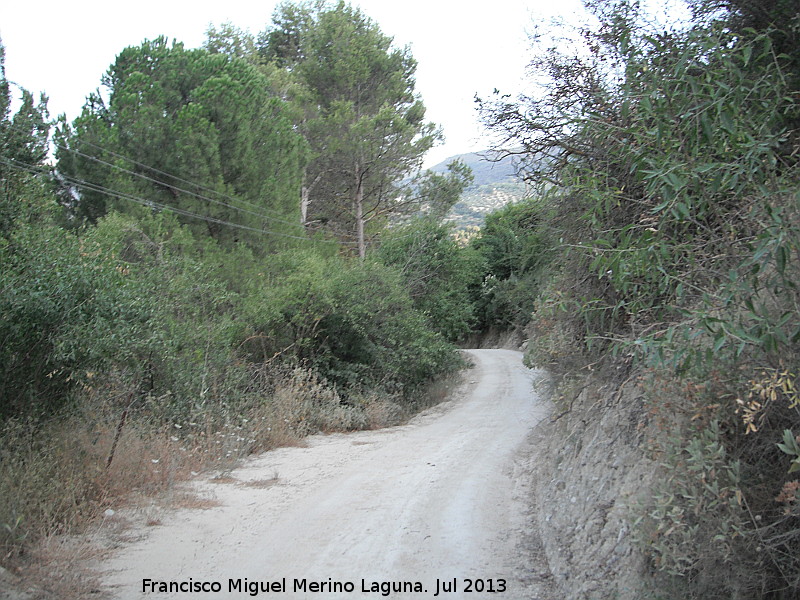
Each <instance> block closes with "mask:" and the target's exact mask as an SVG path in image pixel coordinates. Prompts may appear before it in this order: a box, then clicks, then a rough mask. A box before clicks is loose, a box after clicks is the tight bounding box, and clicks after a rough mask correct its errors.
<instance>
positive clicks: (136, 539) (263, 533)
mask: <svg viewBox="0 0 800 600" xmlns="http://www.w3.org/2000/svg"><path fill="white" fill-rule="evenodd" d="M468 353H469V356H470V358H471V359H472V360H473V361H474V363H475V367H474V368H473V369H472V370H471V371H470V372H469V373H468V374H467V379H466V383H465V384H464V385H463V386H462V387H461V388H460V389H459V391H458V392H457V393H455V394H454V395H453V399H452V400H450V401H448V402H445V403H444V404H441V405H439V406H436V407H435V408H433V409H431V410H429V411H426V412H425V413H422V414H420V415H419V416H417V417H416V418H415V419H413V420H412V421H411V422H410V423H408V424H407V425H404V426H401V427H394V428H390V429H383V430H376V431H366V432H358V433H352V434H334V435H316V436H313V437H311V438H309V440H308V444H307V446H306V447H302V448H282V449H279V450H275V451H271V452H268V453H266V454H263V455H261V456H259V457H257V458H254V459H251V460H249V461H247V462H246V463H245V464H244V465H243V466H242V467H241V468H238V469H236V470H235V471H233V472H232V473H230V474H228V476H227V477H226V478H224V479H221V478H218V479H216V480H214V479H211V478H208V479H203V480H199V481H195V482H194V483H193V484H192V485H193V487H194V491H195V492H196V493H197V494H198V496H199V497H200V499H201V500H203V499H206V500H213V502H208V503H206V504H205V505H204V506H205V508H204V509H192V508H183V509H180V510H174V511H169V512H167V513H165V514H163V515H159V517H158V519H157V520H154V519H153V518H152V517H151V518H149V522H150V526H144V525H143V526H142V527H141V528H138V529H136V530H134V531H129V532H128V539H129V540H132V541H129V542H128V543H125V544H123V545H122V546H121V547H120V548H119V549H118V550H117V551H116V552H115V553H114V554H113V556H112V557H111V558H110V559H107V560H105V561H104V562H103V563H101V564H100V565H99V568H100V570H101V573H102V575H101V580H102V583H103V586H104V590H105V591H107V592H108V594H109V596H110V597H113V598H117V599H124V600H130V599H138V598H196V597H208V598H248V597H253V596H257V597H270V598H285V599H295V598H296V599H300V598H342V599H344V598H348V599H353V600H362V599H367V598H370V599H375V598H383V597H391V598H415V599H418V600H422V599H425V598H434V597H438V598H472V599H475V598H489V597H491V598H503V599H505V600H522V599H528V600H536V599H540V600H547V599H549V598H554V597H558V596H557V595H554V594H553V593H552V590H551V588H550V585H551V583H552V579H551V577H550V573H549V569H548V567H547V564H546V561H545V560H544V553H543V552H542V546H541V543H540V540H539V536H538V535H537V532H536V530H535V529H534V523H536V519H534V518H532V515H531V514H530V511H531V510H534V508H533V507H532V506H531V489H532V481H531V473H532V472H533V469H532V468H531V467H532V464H531V463H532V462H535V461H536V448H535V447H534V445H533V440H534V439H535V438H533V437H531V436H530V432H531V430H532V429H533V428H534V426H535V425H536V424H537V423H538V422H539V421H541V420H542V419H543V418H544V417H545V416H547V414H548V412H549V405H548V403H547V402H546V401H545V400H543V399H542V398H540V397H539V395H538V394H537V392H536V391H535V383H536V382H537V380H540V379H542V378H543V374H542V373H538V372H536V371H531V370H529V369H526V368H525V367H524V366H523V365H522V360H521V359H522V355H521V354H520V353H519V352H515V351H511V350H471V351H468ZM201 504H202V502H201ZM130 516H131V515H128V517H130ZM117 517H119V518H124V517H125V515H123V514H121V513H118V515H117V516H115V518H117ZM139 521H141V522H143V523H144V522H145V519H141V518H140V519H139ZM146 580H151V581H155V582H167V584H169V582H177V583H183V584H184V589H191V588H186V585H187V584H188V585H190V586H192V585H194V586H197V585H198V584H203V583H205V585H206V588H207V589H210V586H212V585H214V586H215V585H216V584H218V585H219V591H218V592H217V591H213V592H209V593H203V592H200V591H195V592H194V593H192V592H173V593H161V592H159V591H158V590H159V588H160V587H161V586H160V585H158V584H155V585H153V584H149V583H147V582H146ZM295 580H297V583H300V585H299V587H298V585H296V582H295ZM470 580H471V582H472V583H471V587H472V589H473V591H472V592H471V593H469V592H468V591H467V588H468V587H469V586H470ZM303 581H304V582H305V586H303ZM231 582H233V587H231ZM351 584H352V588H351V587H350V585H351ZM254 585H258V586H259V588H260V589H257V588H254V587H253V586H254ZM265 586H266V587H267V588H268V590H269V591H264V587H265ZM392 586H395V587H394V589H392ZM398 588H400V589H402V591H398ZM437 589H438V590H439V595H438V596H436V593H437ZM315 590H319V591H315ZM365 590H366V591H365ZM449 590H452V591H449ZM481 590H482V591H481ZM491 590H494V592H491ZM503 590H504V591H503ZM254 591H255V592H256V593H255V594H254V593H253V592H254Z"/></svg>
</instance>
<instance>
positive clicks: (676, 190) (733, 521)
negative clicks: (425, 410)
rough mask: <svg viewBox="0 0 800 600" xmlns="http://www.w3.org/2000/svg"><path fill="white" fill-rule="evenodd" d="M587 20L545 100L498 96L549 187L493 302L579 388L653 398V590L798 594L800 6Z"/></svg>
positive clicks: (699, 4) (564, 52)
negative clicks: (503, 304) (663, 19)
mask: <svg viewBox="0 0 800 600" xmlns="http://www.w3.org/2000/svg"><path fill="white" fill-rule="evenodd" d="M588 6H589V8H590V9H591V10H592V12H593V14H594V16H595V17H596V19H597V25H596V26H595V27H592V28H587V29H586V30H585V31H582V32H581V35H580V36H578V38H577V39H576V40H575V42H574V44H575V46H574V47H566V46H564V45H561V46H559V47H554V48H548V47H546V46H544V47H542V49H541V50H542V51H541V53H540V54H539V56H538V58H537V59H536V60H535V62H534V65H533V67H534V68H535V70H536V72H537V76H538V77H539V79H537V81H543V80H545V79H546V80H547V84H546V86H545V91H544V93H543V94H542V95H540V96H532V97H529V98H520V99H513V98H509V97H507V96H501V95H498V96H496V97H495V98H488V99H484V101H483V102H482V108H481V110H482V113H483V116H484V119H485V122H486V123H487V125H488V126H489V127H491V128H492V129H494V130H495V131H496V132H498V133H502V134H504V135H505V137H506V139H507V144H508V147H513V148H517V147H519V146H520V145H522V147H523V150H522V151H516V152H519V155H520V157H521V158H522V159H523V161H524V162H525V169H524V172H525V174H526V176H527V177H528V178H529V179H530V180H531V181H532V182H535V183H539V184H541V186H542V188H548V189H549V192H548V193H547V194H546V195H545V196H544V200H543V202H542V203H541V205H542V206H546V209H544V210H540V212H539V213H538V215H537V218H538V219H539V220H538V222H537V221H535V220H534V221H533V222H532V228H531V230H529V235H530V236H531V241H530V242H527V243H525V245H524V251H523V252H522V253H521V254H518V255H516V256H517V258H515V259H512V257H513V256H515V255H514V254H513V252H511V253H509V252H507V251H506V250H504V249H499V251H498V253H497V256H499V257H500V259H501V260H510V261H511V262H510V263H509V268H510V270H509V269H506V270H504V271H503V273H504V274H505V275H504V276H503V277H500V276H498V281H497V282H496V283H493V286H494V289H497V290H498V291H499V292H503V293H502V294H501V295H500V297H501V298H504V297H505V298H508V296H509V294H511V298H515V297H516V294H519V299H518V300H517V299H515V300H512V301H511V302H509V304H508V308H507V309H506V310H505V311H504V312H503V313H502V318H503V320H504V322H506V323H510V322H513V321H514V319H518V318H522V319H523V320H528V319H529V322H528V324H527V328H528V337H529V340H530V341H529V346H528V351H527V360H528V361H530V362H531V363H534V364H536V365H538V366H543V367H547V368H549V369H550V370H551V371H553V372H554V373H556V374H559V375H561V376H562V377H563V379H562V382H563V384H564V389H565V390H566V389H567V387H568V386H570V385H571V386H572V388H573V389H574V388H575V387H576V385H577V386H580V385H581V383H585V382H586V381H590V382H595V385H597V386H598V387H599V386H600V385H602V384H606V385H607V384H609V383H611V384H613V386H615V389H618V390H619V388H620V386H631V387H635V386H639V389H640V390H641V392H642V394H641V397H640V398H641V401H643V402H644V407H643V408H644V410H645V411H646V415H647V419H646V421H645V425H646V427H647V429H646V431H647V439H646V441H645V442H644V444H645V447H646V448H649V450H648V454H649V456H650V458H652V459H653V460H654V461H655V464H657V465H660V466H659V467H658V468H659V469H660V473H659V474H658V476H657V477H656V480H657V481H658V482H659V483H658V484H657V486H656V489H655V490H653V495H652V498H651V499H650V500H649V501H648V502H646V503H645V504H644V505H642V506H638V507H632V508H631V510H632V514H631V522H633V523H635V527H636V536H637V538H638V540H639V547H640V549H641V551H642V552H644V553H645V555H646V556H647V557H648V560H649V564H650V568H651V575H652V590H653V592H652V596H653V597H654V598H704V599H708V598H796V597H797V595H798V593H800V561H799V560H798V557H800V552H798V550H799V549H800V527H798V515H800V512H798V511H800V492H798V490H800V481H799V480H798V477H797V471H798V470H799V469H800V446H799V445H798V441H797V440H798V439H800V437H798V436H800V396H798V382H797V376H798V373H800V370H799V369H800V312H799V311H798V309H799V308H800V305H799V304H798V301H800V296H798V283H797V282H798V280H800V271H798V268H799V267H798V264H799V263H798V258H800V253H799V252H800V229H798V223H799V222H800V221H798V209H800V204H799V202H800V193H798V190H800V185H799V184H800V172H798V159H799V158H800V143H799V139H800V138H798V126H800V96H799V95H798V90H799V89H800V63H799V62H798V56H800V16H799V15H800V13H798V11H797V3H796V2H792V1H780V0H779V1H777V2H758V1H757V2H750V1H748V2H739V1H737V0H732V1H730V2H707V1H705V0H692V1H691V2H689V3H688V7H689V9H690V10H691V15H692V16H691V19H690V21H689V22H688V23H686V24H682V25H678V26H675V27H673V28H672V29H666V30H665V29H664V27H663V26H659V27H652V26H650V25H649V24H648V22H647V15H646V14H644V13H643V12H642V11H640V10H639V8H638V3H629V2H624V1H622V2H613V3H606V2H588ZM521 210H524V209H523V208H522V205H521V206H519V207H517V206H515V207H513V208H509V209H507V210H506V211H503V212H502V213H501V214H498V215H493V219H496V220H495V221H492V220H488V221H487V229H489V228H490V227H492V226H497V225H500V224H501V223H503V222H504V221H505V222H508V220H510V219H514V218H515V217H514V215H516V214H518V213H519V211H521ZM516 222H517V223H520V221H516ZM529 222H530V221H529ZM508 239H509V241H510V243H509V248H513V243H514V242H516V241H517V239H519V238H515V237H513V236H509V238H508ZM487 243H488V242H486V241H480V240H479V241H478V242H476V244H487ZM537 243H543V244H544V247H545V248H548V251H547V252H541V251H540V252H532V249H533V248H535V244H537ZM548 244H549V245H548ZM540 257H542V258H544V257H546V259H545V260H547V261H548V264H547V266H546V268H545V269H544V270H542V269H541V267H540V266H539V265H538V262H537V261H533V262H530V261H531V259H532V258H535V259H539V258H540ZM526 261H527V262H526ZM500 264H502V263H500ZM495 305H496V306H499V305H498V304H497V302H495ZM523 307H524V308H523ZM517 309H523V310H522V311H521V314H519V315H517V314H515V310H517ZM576 378H579V379H576ZM576 380H578V381H580V383H578V384H576V383H575V382H576ZM619 393H621V390H620V391H619V392H618V394H619ZM573 395H574V394H570V395H568V396H565V398H567V399H569V398H570V397H571V396H573ZM616 397H617V398H619V395H617V396H616ZM569 408H570V406H569V400H565V404H564V406H563V407H562V409H561V412H562V414H566V412H563V411H568V410H569ZM644 450H645V448H643V451H644Z"/></svg>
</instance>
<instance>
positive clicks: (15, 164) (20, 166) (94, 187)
mask: <svg viewBox="0 0 800 600" xmlns="http://www.w3.org/2000/svg"><path fill="white" fill-rule="evenodd" d="M0 162H2V163H4V164H6V165H8V166H9V167H11V168H14V169H17V170H20V171H26V172H28V173H33V174H35V175H41V174H42V170H41V169H39V168H36V167H33V166H30V165H26V164H24V163H20V162H19V161H16V160H13V159H11V160H8V159H4V158H0ZM60 176H61V177H62V178H63V179H64V181H66V182H67V183H69V184H70V185H73V186H75V187H77V188H81V189H84V190H89V191H94V192H98V193H101V194H104V195H107V196H111V197H112V198H117V199H120V200H128V201H130V202H135V203H136V204H140V205H142V206H146V207H148V208H157V209H159V210H164V211H169V212H173V213H175V214H178V215H181V216H185V217H189V218H193V219H200V220H202V221H206V222H208V223H216V224H219V225H224V226H227V227H234V228H237V229H243V230H246V231H252V232H255V233H259V234H262V235H267V236H279V237H285V238H291V239H295V240H300V241H304V242H309V243H312V244H315V243H329V244H345V245H348V244H352V243H353V242H337V241H333V240H313V239H310V238H308V237H300V236H296V235H291V234H288V233H281V232H279V231H270V230H268V229H260V228H256V227H250V226H248V225H242V224H239V223H232V222H230V221H225V220H223V219H218V218H216V217H209V216H206V215H200V214H197V213H194V212H191V211H188V210H186V209H183V208H178V207H175V206H169V205H166V204H162V203H160V202H155V201H154V200H145V199H144V198H140V197H138V196H134V195H132V194H126V193H123V192H119V191H117V190H113V189H110V188H107V187H104V186H101V185H98V184H94V183H90V182H87V181H83V180H80V179H76V178H73V177H69V176H65V175H63V174H60Z"/></svg>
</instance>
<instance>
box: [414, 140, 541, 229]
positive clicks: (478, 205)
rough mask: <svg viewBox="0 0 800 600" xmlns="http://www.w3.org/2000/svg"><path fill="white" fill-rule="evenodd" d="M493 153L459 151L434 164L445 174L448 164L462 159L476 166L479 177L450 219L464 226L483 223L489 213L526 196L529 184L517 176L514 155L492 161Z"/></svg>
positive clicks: (474, 173)
mask: <svg viewBox="0 0 800 600" xmlns="http://www.w3.org/2000/svg"><path fill="white" fill-rule="evenodd" d="M492 155H493V153H492V152H491V151H489V150H486V151H484V152H470V153H468V154H457V155H456V156H451V157H450V158H448V159H447V160H444V161H442V162H440V163H439V164H438V165H436V166H434V167H431V169H430V170H431V171H434V172H437V173H443V172H445V171H447V165H448V164H450V163H451V162H453V161H454V160H461V161H462V162H463V163H464V164H466V165H467V166H468V167H469V168H471V169H472V174H473V176H474V177H475V179H474V181H473V183H472V185H471V186H470V187H468V188H467V189H466V190H465V192H464V194H463V196H462V198H461V200H460V201H459V202H458V203H457V204H456V205H455V206H454V207H453V209H452V210H451V211H450V214H449V215H448V216H447V218H446V219H445V220H446V221H450V222H455V223H456V224H457V225H458V227H460V228H463V227H467V226H469V225H477V226H481V225H483V221H484V218H485V217H486V215H487V214H489V213H490V212H492V211H494V210H497V209H498V208H502V207H503V206H505V205H506V204H508V203H509V202H516V201H518V200H522V199H523V198H524V197H525V196H526V188H525V184H524V183H523V182H522V181H520V179H519V178H518V177H517V171H516V166H515V165H514V159H513V157H510V156H506V157H504V158H498V160H490V158H491V157H492ZM495 156H496V155H495Z"/></svg>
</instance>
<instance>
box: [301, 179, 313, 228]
mask: <svg viewBox="0 0 800 600" xmlns="http://www.w3.org/2000/svg"><path fill="white" fill-rule="evenodd" d="M310 196H311V189H310V188H309V187H308V186H305V185H304V186H302V187H301V188H300V225H302V226H303V227H305V226H306V221H307V220H308V205H309V204H311V200H310V199H309V198H310Z"/></svg>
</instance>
